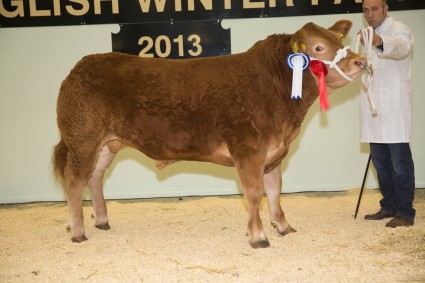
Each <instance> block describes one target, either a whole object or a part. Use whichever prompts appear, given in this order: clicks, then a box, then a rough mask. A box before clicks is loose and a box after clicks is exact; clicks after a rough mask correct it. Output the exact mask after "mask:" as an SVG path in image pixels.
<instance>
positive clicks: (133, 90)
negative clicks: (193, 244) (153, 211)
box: [57, 53, 278, 164]
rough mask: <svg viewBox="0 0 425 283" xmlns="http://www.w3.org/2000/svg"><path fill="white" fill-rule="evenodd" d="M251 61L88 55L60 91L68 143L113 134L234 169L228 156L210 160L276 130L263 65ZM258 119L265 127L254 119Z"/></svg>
mask: <svg viewBox="0 0 425 283" xmlns="http://www.w3.org/2000/svg"><path fill="white" fill-rule="evenodd" d="M247 56H249V55H247V54H239V55H230V56H222V57H214V58H200V59H188V60H169V59H146V58H139V57H137V56H132V55H126V54H120V53H107V54H98V55H90V56H86V57H84V58H83V59H82V60H81V61H80V62H79V63H78V64H77V65H76V66H75V67H74V69H73V70H72V71H71V73H70V74H69V76H68V77H67V78H66V79H65V81H64V82H63V84H62V87H61V91H60V95H59V98H58V108H57V112H58V113H57V114H58V124H59V128H60V130H61V135H62V138H63V139H65V141H66V140H67V139H69V140H71V139H72V140H73V141H72V142H68V144H81V143H87V142H91V143H92V144H99V143H101V142H102V141H104V140H105V138H108V137H112V136H113V137H118V138H120V139H121V140H123V141H124V142H125V143H127V144H129V145H131V146H134V147H136V148H137V149H139V150H140V151H142V152H144V153H146V154H147V155H148V156H150V157H151V158H154V159H189V160H207V161H213V162H218V163H223V164H229V163H231V160H229V159H228V157H230V156H227V154H225V155H226V156H224V157H222V159H223V160H222V161H217V160H215V159H214V160H210V156H211V155H213V154H214V152H216V151H217V150H218V148H222V147H223V145H225V146H226V147H227V146H229V145H231V144H244V145H245V146H249V147H257V146H258V142H259V138H260V136H261V133H259V131H261V130H264V131H266V132H267V133H270V125H271V124H273V121H271V120H272V119H271V117H272V116H269V117H268V118H267V119H264V117H265V116H266V115H267V113H266V112H270V113H271V112H272V111H273V109H272V108H276V106H277V105H278V101H277V100H278V99H277V97H276V96H273V95H271V93H273V90H272V91H271V90H270V89H271V87H272V83H271V82H270V81H268V80H269V78H268V76H267V74H266V73H265V72H262V70H261V68H262V67H261V64H256V63H257V62H256V58H255V57H252V58H246V57H247ZM275 92H276V91H275ZM273 99H274V100H275V102H273ZM275 110H276V109H275ZM258 118H261V125H260V121H258V122H253V121H256V120H258ZM254 124H255V125H254Z"/></svg>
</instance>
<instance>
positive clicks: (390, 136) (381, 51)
mask: <svg viewBox="0 0 425 283" xmlns="http://www.w3.org/2000/svg"><path fill="white" fill-rule="evenodd" d="M363 15H364V18H365V19H366V21H367V23H368V24H369V25H370V26H371V27H372V28H373V30H374V33H373V40H372V38H371V39H370V40H372V45H373V46H374V47H373V48H372V52H371V53H372V54H371V60H372V62H368V63H371V64H372V67H373V81H372V83H371V85H370V86H369V87H365V86H363V87H362V95H361V142H364V143H370V153H371V156H372V162H373V165H374V167H375V169H376V172H377V174H378V182H379V187H380V190H381V194H382V196H383V198H382V199H381V201H380V205H381V209H380V210H379V211H378V212H377V213H375V214H369V215H366V216H365V219H367V220H381V219H384V218H393V219H391V220H390V221H389V222H388V223H387V224H386V226H387V227H393V228H395V227H399V226H411V225H413V223H414V219H415V214H416V211H415V209H414V208H413V199H414V191H415V174H414V165H413V159H412V153H411V150H410V146H409V142H411V140H412V134H411V132H412V127H411V124H412V103H413V102H412V86H411V55H412V49H413V44H414V37H413V34H412V32H411V31H410V29H409V28H408V27H407V26H406V25H404V24H402V23H400V22H397V21H395V20H394V19H393V18H392V17H390V16H389V15H388V5H387V1H386V0H364V1H363ZM361 40H362V42H363V38H362V39H361ZM368 92H369V93H368ZM368 95H369V96H370V99H369V97H368ZM372 108H373V109H372ZM375 109H376V113H375V111H372V110H375Z"/></svg>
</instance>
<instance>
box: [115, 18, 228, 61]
mask: <svg viewBox="0 0 425 283" xmlns="http://www.w3.org/2000/svg"><path fill="white" fill-rule="evenodd" d="M120 27H121V30H120V32H119V33H117V34H112V51H117V52H122V53H128V54H133V55H138V56H140V57H145V58H154V57H155V58H173V59H181V58H196V57H209V56H220V55H225V54H230V51H231V47H230V29H223V28H222V26H221V22H220V21H217V20H215V21H199V22H196V23H194V22H175V23H144V24H126V25H120Z"/></svg>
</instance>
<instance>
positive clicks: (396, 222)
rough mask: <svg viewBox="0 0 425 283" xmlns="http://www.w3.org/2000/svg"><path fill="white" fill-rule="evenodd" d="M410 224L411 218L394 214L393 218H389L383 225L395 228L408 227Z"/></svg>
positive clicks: (411, 222)
mask: <svg viewBox="0 0 425 283" xmlns="http://www.w3.org/2000/svg"><path fill="white" fill-rule="evenodd" d="M412 225H413V220H410V219H407V218H403V217H400V216H396V217H394V218H393V219H391V220H390V221H389V222H388V223H387V224H386V225H385V227H391V228H396V227H409V226H412Z"/></svg>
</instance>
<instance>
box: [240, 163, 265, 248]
mask: <svg viewBox="0 0 425 283" xmlns="http://www.w3.org/2000/svg"><path fill="white" fill-rule="evenodd" d="M236 167H237V170H238V174H239V177H240V179H241V182H242V185H243V187H244V195H245V199H246V201H247V203H248V228H247V233H248V237H249V244H250V245H251V247H253V248H254V249H256V248H267V247H269V246H270V243H269V241H268V240H267V236H266V233H265V232H264V229H263V224H262V223H261V218H260V203H261V200H262V198H263V195H264V184H263V169H262V168H258V167H256V166H255V167H254V166H250V164H248V163H245V164H243V165H237V166H236Z"/></svg>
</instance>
